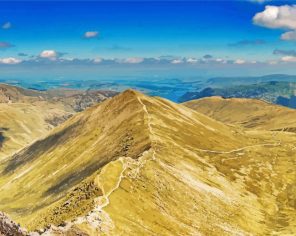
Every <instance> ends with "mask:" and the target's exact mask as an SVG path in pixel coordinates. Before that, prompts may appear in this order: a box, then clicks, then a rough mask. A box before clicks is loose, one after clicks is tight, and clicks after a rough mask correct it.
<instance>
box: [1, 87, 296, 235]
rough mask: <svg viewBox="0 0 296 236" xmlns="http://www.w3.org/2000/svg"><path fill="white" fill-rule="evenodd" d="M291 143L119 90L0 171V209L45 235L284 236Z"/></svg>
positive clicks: (290, 208) (291, 202)
mask: <svg viewBox="0 0 296 236" xmlns="http://www.w3.org/2000/svg"><path fill="white" fill-rule="evenodd" d="M295 141H296V137H295V135H294V134H291V133H285V132H269V131H244V130H241V129H236V128H231V127H229V126H226V125H224V124H222V123H220V122H218V121H215V120H213V119H211V118H208V117H206V116H204V115H202V114H200V113H197V112H195V111H194V110H192V109H190V108H187V107H185V106H183V105H177V104H174V103H172V102H169V101H167V100H164V99H161V98H150V97H147V96H144V95H142V94H139V93H137V92H135V91H131V90H128V91H126V92H124V93H122V94H120V95H118V96H115V97H114V98H112V99H110V100H107V101H105V102H103V103H101V104H99V105H97V106H94V107H91V108H89V109H87V110H85V111H84V112H81V113H79V114H77V115H75V116H73V117H72V118H70V119H69V120H68V121H66V122H65V123H64V124H62V125H61V126H59V127H57V128H55V129H54V130H53V131H52V132H51V133H50V134H49V135H48V136H47V137H45V138H44V139H42V140H39V141H37V142H35V143H34V144H33V145H31V146H29V147H28V148H26V149H24V150H22V151H21V152H19V153H17V154H16V155H14V156H13V157H11V159H9V160H8V161H7V162H5V163H2V164H1V166H0V170H1V173H0V191H1V195H0V210H1V211H4V212H7V213H9V215H10V216H11V217H12V218H13V219H14V220H15V221H16V222H19V223H21V225H22V226H25V227H26V228H28V229H29V230H36V229H39V228H42V227H45V226H46V225H48V224H55V225H60V227H51V228H50V229H48V230H47V231H46V232H45V233H44V234H45V235H58V234H59V235H73V234H74V233H79V234H80V235H267V234H274V235H277V234H278V235H283V234H293V233H295V232H296V231H295V230H296V225H295V220H296V214H295V195H294V194H293V193H294V192H295V191H294V190H295V183H296V177H295V174H294V170H295V158H296V152H295V147H294V143H295ZM42 232H43V231H42ZM41 234H42V233H41Z"/></svg>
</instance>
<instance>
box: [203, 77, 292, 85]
mask: <svg viewBox="0 0 296 236" xmlns="http://www.w3.org/2000/svg"><path fill="white" fill-rule="evenodd" d="M274 81H276V82H288V83H295V81H296V76H295V75H285V74H272V75H264V76H241V77H214V78H210V79H208V81H207V84H208V85H209V86H210V87H215V88H218V87H220V88H221V87H229V86H230V85H235V86H237V85H251V84H259V83H268V82H274Z"/></svg>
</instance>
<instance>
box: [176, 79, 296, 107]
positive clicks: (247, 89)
mask: <svg viewBox="0 0 296 236" xmlns="http://www.w3.org/2000/svg"><path fill="white" fill-rule="evenodd" d="M295 91H296V83H295V82H294V83H289V82H276V81H271V82H265V83H259V84H251V85H237V86H230V87H225V88H212V87H208V88H205V89H203V90H201V91H196V92H188V93H186V94H184V95H183V96H182V97H181V98H180V102H186V101H190V100H194V99H199V98H204V97H212V96H221V97H224V98H233V97H234V98H255V99H261V100H264V101H268V102H272V103H275V104H279V105H283V106H289V107H291V108H296V106H295V107H294V105H296V104H295V102H293V101H294V99H295V98H294V94H295Z"/></svg>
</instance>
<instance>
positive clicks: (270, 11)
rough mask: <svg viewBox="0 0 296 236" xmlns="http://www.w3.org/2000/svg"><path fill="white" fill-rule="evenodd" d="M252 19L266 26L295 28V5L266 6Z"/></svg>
mask: <svg viewBox="0 0 296 236" xmlns="http://www.w3.org/2000/svg"><path fill="white" fill-rule="evenodd" d="M253 21H254V23H255V24H257V25H261V26H264V27H267V28H272V29H292V30H296V5H293V6H289V5H284V6H266V7H265V10H264V11H263V12H259V13H257V14H256V15H255V16H254V18H253Z"/></svg>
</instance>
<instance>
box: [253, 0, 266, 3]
mask: <svg viewBox="0 0 296 236" xmlns="http://www.w3.org/2000/svg"><path fill="white" fill-rule="evenodd" d="M250 1H251V2H255V3H266V2H270V1H271V0H250Z"/></svg>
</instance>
